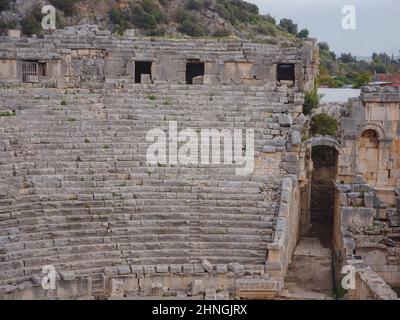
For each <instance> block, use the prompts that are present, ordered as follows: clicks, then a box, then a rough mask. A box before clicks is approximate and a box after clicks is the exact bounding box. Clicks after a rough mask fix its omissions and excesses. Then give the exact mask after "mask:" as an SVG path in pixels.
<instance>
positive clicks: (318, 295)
mask: <svg viewBox="0 0 400 320" xmlns="http://www.w3.org/2000/svg"><path fill="white" fill-rule="evenodd" d="M282 296H283V298H284V299H290V300H297V299H301V300H332V299H334V286H333V269H332V252H331V250H330V249H329V248H326V247H324V246H323V245H322V244H321V242H320V240H319V239H318V238H311V237H309V238H308V237H304V238H302V239H301V240H300V242H299V244H298V246H297V248H296V251H295V254H294V257H293V262H292V264H291V266H290V268H289V271H288V276H287V278H286V282H285V290H284V292H283V294H282Z"/></svg>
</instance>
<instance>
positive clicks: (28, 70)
mask: <svg viewBox="0 0 400 320" xmlns="http://www.w3.org/2000/svg"><path fill="white" fill-rule="evenodd" d="M21 74H22V82H38V81H39V63H38V62H37V61H22V63H21Z"/></svg>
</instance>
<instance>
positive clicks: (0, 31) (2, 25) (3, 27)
mask: <svg viewBox="0 0 400 320" xmlns="http://www.w3.org/2000/svg"><path fill="white" fill-rule="evenodd" d="M16 27H17V21H15V20H12V21H4V22H3V21H0V35H4V36H5V35H7V34H8V30H9V29H15V28H16Z"/></svg>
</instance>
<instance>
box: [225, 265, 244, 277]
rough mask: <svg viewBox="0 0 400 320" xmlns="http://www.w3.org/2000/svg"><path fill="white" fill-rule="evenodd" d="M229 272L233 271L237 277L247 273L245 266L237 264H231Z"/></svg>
mask: <svg viewBox="0 0 400 320" xmlns="http://www.w3.org/2000/svg"><path fill="white" fill-rule="evenodd" d="M228 270H230V271H232V272H233V273H235V274H237V275H244V273H245V269H244V266H243V265H241V264H240V263H237V262H234V263H229V264H228Z"/></svg>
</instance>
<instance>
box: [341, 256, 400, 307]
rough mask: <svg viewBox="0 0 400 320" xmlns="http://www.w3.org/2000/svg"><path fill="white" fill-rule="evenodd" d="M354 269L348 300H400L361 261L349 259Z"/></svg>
mask: <svg viewBox="0 0 400 320" xmlns="http://www.w3.org/2000/svg"><path fill="white" fill-rule="evenodd" d="M347 264H348V265H352V266H353V267H354V268H355V270H356V283H355V289H351V290H349V292H348V295H347V296H348V298H349V299H350V300H400V299H399V298H398V296H397V294H396V292H394V291H393V290H392V289H391V288H390V286H388V285H387V284H386V283H385V281H383V280H382V278H380V277H379V276H378V275H377V274H376V273H375V272H373V271H372V270H371V268H370V267H369V266H367V265H366V264H364V263H363V262H362V261H357V260H349V261H347Z"/></svg>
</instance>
